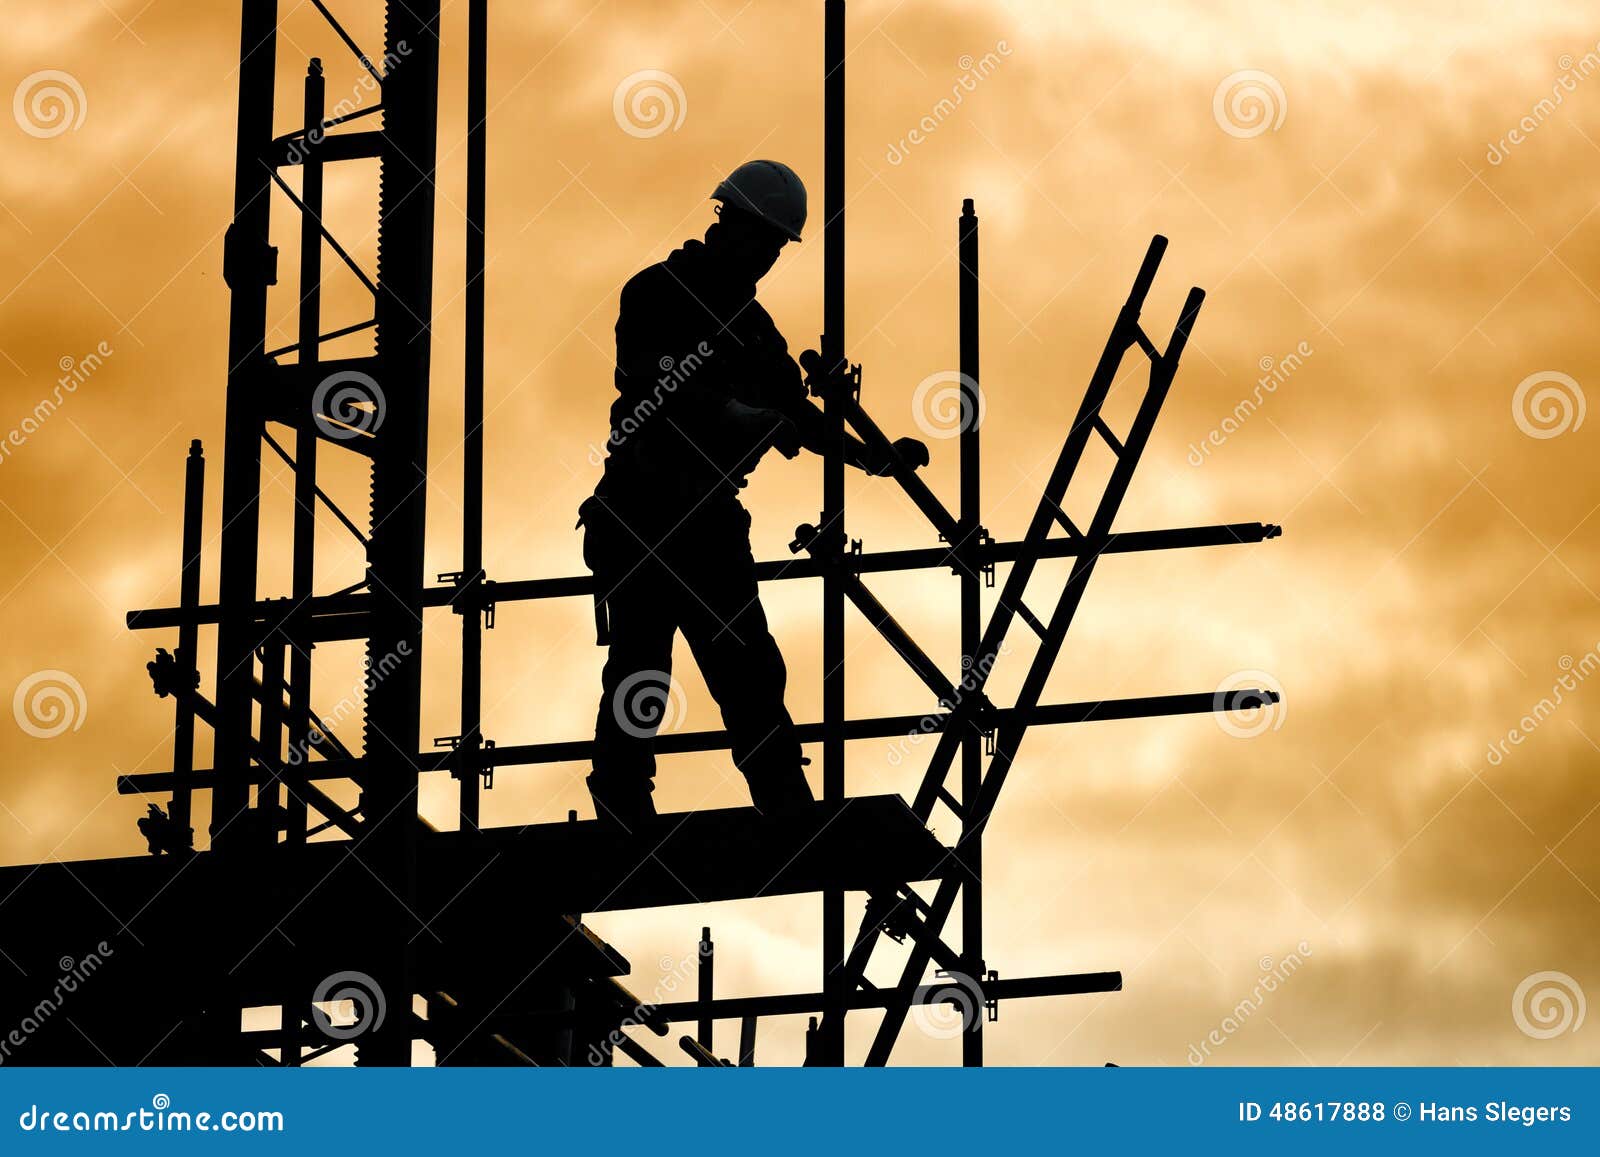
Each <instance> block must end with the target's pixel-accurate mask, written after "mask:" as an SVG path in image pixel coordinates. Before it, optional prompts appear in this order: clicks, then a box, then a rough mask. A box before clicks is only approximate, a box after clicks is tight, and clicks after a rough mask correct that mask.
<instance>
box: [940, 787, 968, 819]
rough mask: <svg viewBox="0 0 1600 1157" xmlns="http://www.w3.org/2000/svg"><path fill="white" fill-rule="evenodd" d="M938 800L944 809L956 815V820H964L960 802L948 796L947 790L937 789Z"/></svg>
mask: <svg viewBox="0 0 1600 1157" xmlns="http://www.w3.org/2000/svg"><path fill="white" fill-rule="evenodd" d="M939 799H940V801H941V802H942V803H943V804H944V806H945V807H947V808H949V809H950V810H951V811H953V812H955V813H956V818H957V819H962V818H964V817H963V815H962V811H961V801H960V800H958V799H957V798H956V797H955V796H953V795H951V794H950V790H949V788H944V787H941V788H940V789H939Z"/></svg>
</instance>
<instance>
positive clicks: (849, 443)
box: [779, 350, 928, 477]
mask: <svg viewBox="0 0 1600 1157" xmlns="http://www.w3.org/2000/svg"><path fill="white" fill-rule="evenodd" d="M814 359H815V360H814ZM784 360H785V361H786V362H788V364H789V366H790V367H791V369H792V370H793V374H794V378H795V384H796V386H797V387H798V388H797V389H796V390H794V391H785V392H784V397H785V398H788V399H791V400H790V402H789V405H788V406H787V407H786V408H785V411H784V412H785V414H786V415H787V416H788V417H789V419H790V420H791V421H792V422H793V423H794V424H795V427H796V430H797V432H798V436H799V437H798V440H799V443H800V445H801V446H802V447H804V448H805V449H807V450H810V451H811V452H812V453H813V454H825V453H826V452H827V436H828V426H827V416H826V414H825V413H824V412H823V410H822V409H821V407H819V406H817V405H816V404H815V403H814V402H812V401H811V399H810V397H809V395H808V392H807V390H806V387H805V381H804V378H803V377H802V376H801V369H800V366H797V365H795V363H794V361H793V359H791V358H789V357H788V356H787V355H785V358H784ZM800 362H801V365H804V366H814V365H815V364H816V363H817V362H820V358H818V356H817V355H816V354H815V353H814V352H813V351H811V350H807V351H806V352H805V353H803V354H801V355H800ZM893 448H894V452H895V453H896V454H898V455H899V456H900V459H901V460H902V461H903V462H905V464H906V465H907V466H909V467H911V469H913V470H920V469H921V468H922V467H924V466H926V465H927V464H928V447H927V446H926V445H925V444H924V443H923V442H922V441H920V440H919V439H917V438H896V439H895V441H894V443H893ZM779 449H782V447H781V446H780V447H779ZM791 457H792V455H791ZM844 460H845V463H846V464H847V465H850V466H854V467H855V468H856V469H857V470H860V471H862V472H864V473H866V474H873V475H877V476H878V477H885V476H887V475H889V474H892V473H893V472H894V467H893V461H892V459H891V458H889V457H888V456H887V455H878V454H875V453H874V452H873V451H872V450H871V449H870V448H869V447H868V446H867V445H866V443H864V442H862V441H861V440H860V439H859V438H856V437H854V436H853V435H852V434H850V432H849V431H846V432H845V435H844Z"/></svg>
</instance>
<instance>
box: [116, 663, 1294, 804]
mask: <svg viewBox="0 0 1600 1157" xmlns="http://www.w3.org/2000/svg"><path fill="white" fill-rule="evenodd" d="M1276 702H1278V693H1277V692H1276V691H1269V690H1265V689H1259V688H1244V689H1241V690H1236V691H1226V692H1212V691H1202V692H1198V693H1194V694H1187V695H1150V696H1144V697H1140V698H1133V699H1098V700H1094V701H1090V702H1083V703H1051V704H1045V705H1042V706H1039V707H1035V708H1033V709H1032V710H1030V711H1020V710H1017V709H1015V708H1009V707H1002V708H997V709H996V710H995V711H994V712H993V713H992V717H993V720H994V722H995V724H996V725H997V726H1001V727H1004V726H1007V725H1021V726H1032V725H1035V724H1041V725H1048V724H1053V723H1098V722H1105V721H1109V720H1114V719H1147V718H1154V717H1157V716H1163V715H1202V714H1207V713H1211V712H1218V711H1246V710H1250V709H1252V708H1258V707H1263V706H1265V705H1267V704H1269V703H1276ZM953 718H954V716H953V715H952V714H950V713H948V712H944V711H935V712H930V713H928V714H926V715H883V716H878V717H875V718H870V719H850V720H846V721H845V725H844V736H845V738H846V739H892V738H895V737H897V736H904V737H908V738H909V737H911V736H918V737H920V736H923V735H935V734H938V733H939V732H941V731H943V730H944V729H945V727H947V726H948V725H949V723H950V721H951V719H953ZM795 730H796V731H797V732H798V734H799V737H800V741H801V742H802V743H816V742H819V741H820V740H821V739H822V724H820V723H802V724H800V725H799V726H798V727H796V728H795ZM593 746H594V745H593V742H592V741H590V740H587V739H574V740H570V741H566V742H556V743H526V744H520V745H508V746H504V747H495V748H486V749H484V750H483V751H480V752H479V753H478V756H477V760H478V762H479V764H481V765H482V767H484V768H485V769H487V768H489V767H516V766H526V765H529V764H539V763H576V762H581V761H583V760H586V759H588V758H589V757H590V752H591V749H592V748H593ZM728 746H729V739H728V733H727V732H726V731H682V732H669V733H667V734H664V735H657V736H656V738H655V751H656V754H657V755H672V754H682V753H685V752H691V751H722V750H725V749H727V747H728ZM385 758H387V759H393V758H394V756H393V755H389V756H386V757H385ZM456 758H457V757H456V755H455V753H454V752H450V751H426V752H421V753H419V754H418V755H417V757H416V760H415V764H414V766H415V767H416V769H417V770H418V771H422V772H426V771H448V770H450V769H451V768H452V767H454V766H455V760H456ZM296 770H297V774H298V775H299V776H300V778H301V779H303V780H317V779H349V778H351V777H353V776H357V775H359V774H361V771H362V761H361V760H359V759H353V760H352V759H325V760H308V761H306V762H305V763H302V764H301V765H300V766H299V767H298V768H297V769H296ZM250 774H253V775H256V776H258V777H260V778H264V777H265V776H266V775H268V774H270V773H268V772H266V771H265V770H263V769H261V768H252V769H250ZM213 782H214V781H213V775H212V772H210V771H192V772H190V773H188V774H187V775H184V776H177V775H174V774H173V773H172V772H168V771H151V772H138V773H134V774H132V775H123V776H119V777H118V778H117V790H118V791H119V792H120V793H121V794H123V795H143V794H145V793H147V792H161V791H171V790H172V789H173V788H174V787H185V786H187V787H193V788H202V789H203V788H208V787H210V786H212V784H213Z"/></svg>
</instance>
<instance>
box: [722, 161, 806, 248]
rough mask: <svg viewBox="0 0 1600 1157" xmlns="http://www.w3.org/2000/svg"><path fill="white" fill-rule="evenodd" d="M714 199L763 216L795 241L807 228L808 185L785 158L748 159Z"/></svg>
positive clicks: (764, 219) (730, 175)
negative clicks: (784, 161) (802, 181)
mask: <svg viewBox="0 0 1600 1157" xmlns="http://www.w3.org/2000/svg"><path fill="white" fill-rule="evenodd" d="M711 199H712V200H713V201H721V202H722V203H723V204H724V205H732V206H733V207H734V208H735V209H742V210H744V211H745V212H746V213H751V214H754V215H755V216H757V217H760V218H761V219H762V220H763V221H765V222H766V223H767V224H768V225H771V226H772V227H773V228H774V229H776V230H777V231H778V232H779V233H782V234H783V235H784V236H785V237H787V238H789V240H791V241H798V240H800V230H802V229H804V228H805V227H806V187H805V185H804V184H802V183H801V181H800V178H799V176H798V175H797V174H796V173H795V171H794V170H793V169H791V168H790V167H789V166H788V165H786V164H784V163H783V162H782V161H746V162H745V163H744V164H742V165H740V166H739V167H738V168H737V169H735V170H734V171H733V172H731V173H729V174H728V177H727V179H726V180H725V181H723V182H722V183H721V184H720V185H718V186H717V188H716V191H715V192H713V193H712V194H711Z"/></svg>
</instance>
